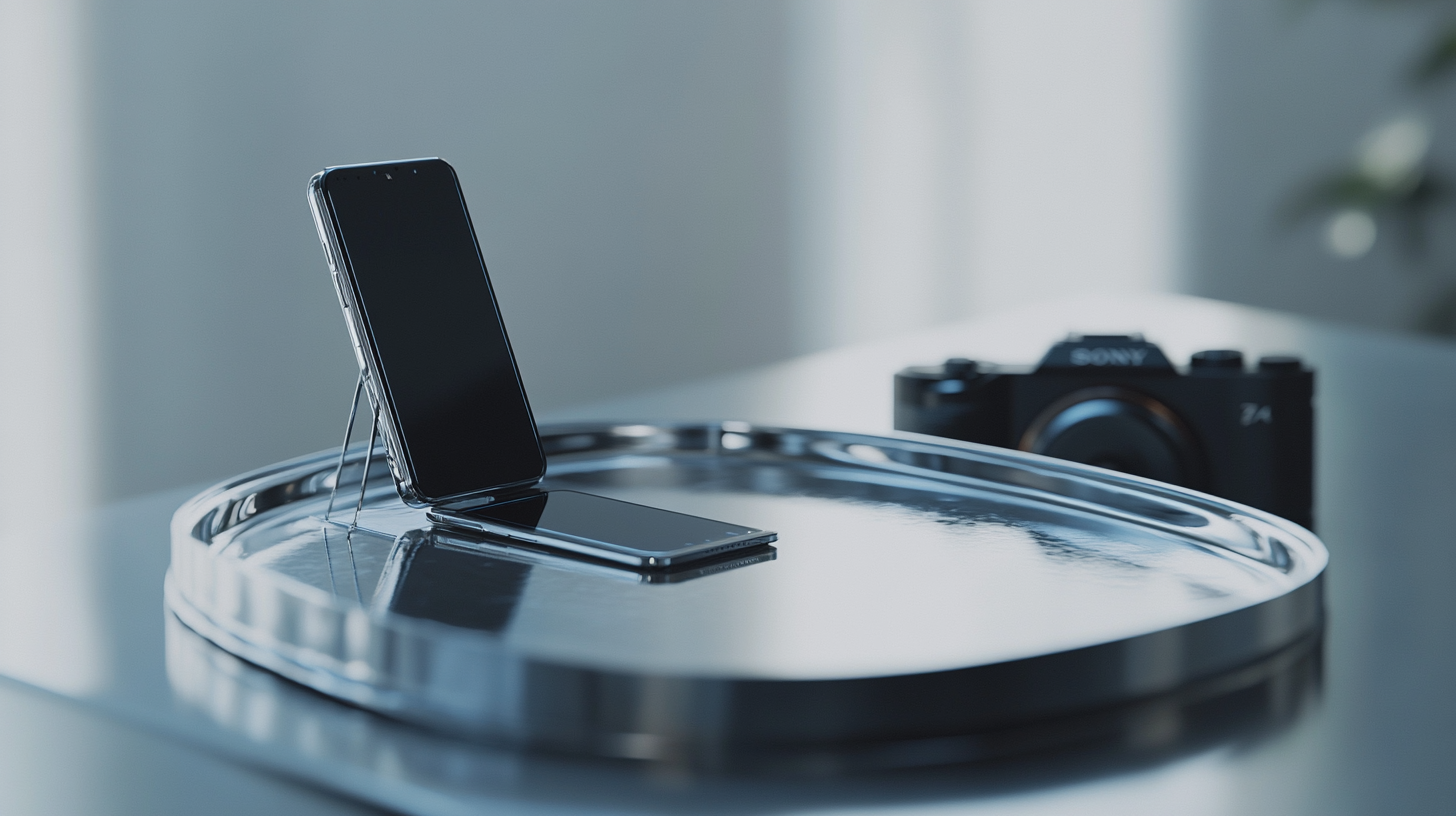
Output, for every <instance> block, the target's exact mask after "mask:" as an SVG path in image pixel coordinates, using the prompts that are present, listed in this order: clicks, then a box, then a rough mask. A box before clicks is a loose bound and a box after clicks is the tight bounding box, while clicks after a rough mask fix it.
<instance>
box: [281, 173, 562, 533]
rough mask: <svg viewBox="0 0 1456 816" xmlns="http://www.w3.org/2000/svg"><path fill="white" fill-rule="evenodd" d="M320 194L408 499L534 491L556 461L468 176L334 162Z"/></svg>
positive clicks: (318, 184)
mask: <svg viewBox="0 0 1456 816" xmlns="http://www.w3.org/2000/svg"><path fill="white" fill-rule="evenodd" d="M308 192H309V195H308V200H309V204H310V208H311V209H312V210H313V216H314V223H315V225H316V226H317V227H318V231H319V239H320V240H321V241H322V242H323V245H324V254H325V256H326V257H327V258H328V264H329V271H330V273H331V274H332V275H333V279H334V287H335V290H336V291H337V293H338V296H339V304H340V306H342V307H343V310H344V320H345V325H347V326H348V329H349V336H350V339H351V340H352V341H353V345H354V354H355V357H356V358H357V359H358V362H359V368H360V370H361V371H362V372H363V374H364V379H365V387H366V389H367V391H368V394H369V398H370V399H371V400H372V401H373V403H374V405H375V407H376V409H377V412H378V416H379V421H380V432H381V435H382V436H383V437H384V444H385V451H386V454H387V457H388V459H389V463H390V470H391V471H392V472H393V474H394V479H395V483H396V484H397V485H398V487H399V493H400V496H401V497H402V498H403V499H404V501H405V503H407V504H410V505H414V506H417V507H423V506H429V505H435V504H442V503H450V502H469V501H471V500H479V499H484V498H488V497H490V496H493V495H497V494H501V493H508V492H510V491H512V490H516V489H520V488H525V487H530V486H531V485H534V484H535V483H536V482H537V481H539V480H540V479H541V476H542V475H543V474H544V473H545V472H546V455H545V453H544V452H543V451H542V450H541V441H540V438H539V437H538V436H537V434H536V422H535V420H534V419H533V418H532V416H531V406H530V404H529V402H527V399H526V389H525V387H524V386H523V385H522V383H521V377H520V373H519V372H518V371H517V368H516V360H515V356H514V355H513V354H512V353H511V344H510V340H509V339H508V338H507V337H506V329H505V324H504V323H503V322H502V320H501V315H500V309H499V308H498V307H497V306H496V299H495V293H494V291H492V289H491V285H490V278H489V277H488V276H487V274H486V270H485V262H484V261H483V260H482V258H481V253H480V246H479V242H478V241H477V240H476V237H475V229H474V227H473V226H472V225H471V222H470V214H469V212H468V211H467V210H466V209H465V198H464V196H463V195H461V192H460V184H459V182H458V181H457V180H456V177H455V170H454V169H453V168H452V167H450V165H449V164H447V163H445V162H443V161H441V160H440V159H416V160H412V161H399V162H387V163H384V164H365V165H354V166H349V167H331V168H329V169H327V170H324V171H323V172H322V173H319V174H317V175H315V176H314V177H313V179H312V180H311V181H310V182H309V186H308Z"/></svg>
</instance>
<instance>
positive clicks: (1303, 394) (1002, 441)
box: [895, 335, 1314, 527]
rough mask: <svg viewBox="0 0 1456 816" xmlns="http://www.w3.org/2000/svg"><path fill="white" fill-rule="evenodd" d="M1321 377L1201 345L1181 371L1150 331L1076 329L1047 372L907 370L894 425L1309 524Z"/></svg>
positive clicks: (1056, 349) (1277, 360)
mask: <svg viewBox="0 0 1456 816" xmlns="http://www.w3.org/2000/svg"><path fill="white" fill-rule="evenodd" d="M1313 398H1314V372H1313V371H1311V370H1310V369H1309V368H1308V367H1306V366H1305V365H1304V364H1303V363H1302V362H1301V361H1300V360H1299V358H1297V357H1284V356H1275V357H1262V358H1260V359H1259V362H1258V364H1257V365H1256V366H1254V367H1253V368H1252V370H1251V369H1249V368H1247V367H1246V366H1245V364H1244V357H1243V354H1241V353H1240V352H1238V351H1231V350H1226V349H1221V350H1214V351H1201V352H1198V353H1197V354H1194V355H1193V358H1192V360H1191V361H1190V363H1189V365H1188V367H1187V368H1186V369H1183V370H1181V371H1180V370H1179V369H1177V368H1174V367H1173V364H1172V363H1170V362H1169V361H1168V358H1167V357H1166V356H1164V354H1163V352H1162V350H1160V349H1159V348H1158V347H1157V346H1156V345H1154V344H1152V343H1149V342H1147V341H1145V340H1143V338H1142V337H1141V336H1140V335H1085V336H1079V335H1073V336H1071V337H1069V338H1068V339H1067V340H1065V341H1063V342H1060V343H1057V344H1055V345H1053V346H1052V348H1051V350H1050V351H1048V352H1047V354H1046V356H1045V357H1043V358H1042V361H1041V363H1040V364H1038V365H1037V366H1036V367H1035V369H1025V368H1013V367H1010V366H996V365H988V364H985V363H977V362H974V361H972V360H967V359H963V358H952V359H949V360H946V361H945V363H943V364H941V365H936V366H914V367H911V368H906V369H904V370H903V371H901V372H900V373H898V374H896V375H895V428H896V429H897V430H902V431H913V432H915V433H923V434H932V435H935V436H944V437H950V438H952V439H963V440H965V441H967V442H980V443H984V444H988V445H999V446H1001V447H1005V448H1017V449H1020V450H1024V451H1031V452H1032V453H1040V454H1045V455H1047V456H1055V457H1058V458H1061V459H1069V460H1071V461H1073V462H1082V463H1085V464H1089V465H1096V466H1098V467H1105V468H1111V469H1113V470H1119V471H1122V472H1124V473H1131V474H1134V475H1137V476H1145V477H1148V478H1150V479H1157V480H1159V481H1164V482H1169V483H1172V484H1176V485H1182V486H1184V487H1190V488H1193V489H1195V490H1202V491H1205V492H1207V493H1212V494H1214V495H1217V496H1222V497H1224V498H1226V499H1231V500H1233V501H1237V502H1241V503H1243V504H1247V505H1251V506H1253V507H1257V508H1259V509H1261V510H1267V511H1269V512H1270V513H1273V514H1275V515H1278V516H1283V517H1284V518H1287V519H1289V520H1290V521H1293V522H1296V523H1298V524H1302V525H1304V526H1305V527H1310V526H1311V525H1312V522H1313V512H1314V405H1313Z"/></svg>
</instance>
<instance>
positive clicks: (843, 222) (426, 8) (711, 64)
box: [0, 0, 1182, 497]
mask: <svg viewBox="0 0 1456 816" xmlns="http://www.w3.org/2000/svg"><path fill="white" fill-rule="evenodd" d="M1180 2H1182V0H1177V1H1176V2H1172V3H1163V2H1158V1H1157V0H1106V1H1105V2H1100V3H1097V4H1087V3H1083V2H1077V0H969V1H968V2H965V1H962V0H904V1H903V2H899V1H896V0H844V1H843V2H835V1H834V0H775V1H774V2H770V1H769V0H760V1H759V2H731V3H720V2H675V1H673V0H618V1H617V2H611V3H606V2H566V1H565V0H549V1H547V2H526V1H525V0H491V1H490V2H446V1H445V0H437V1H436V2H430V3H424V4H412V5H410V6H408V7H406V6H401V5H397V4H391V3H383V2H357V3H344V2H336V1H335V0H305V2H282V1H281V0H264V2H256V3H225V4H187V3H176V2H170V0H135V2H127V3H120V2H108V1H106V0H94V1H93V2H89V3H87V2H78V3H76V4H74V5H64V6H58V7H57V8H62V9H69V10H70V11H69V12H68V13H70V14H71V15H72V16H71V18H67V19H69V20H70V22H68V23H66V26H69V27H68V28H66V27H64V26H63V28H64V30H65V31H66V32H69V33H68V34H67V35H66V37H68V38H69V39H65V38H63V39H64V42H61V41H51V40H46V39H44V38H40V39H34V38H31V39H28V40H25V41H24V42H22V43H21V45H23V46H24V49H26V50H9V51H7V59H8V61H7V63H6V66H7V67H6V69H5V70H6V78H5V82H6V83H7V84H6V85H5V87H6V88H7V89H8V90H7V92H6V93H7V97H6V99H7V102H6V106H5V107H6V110H5V115H6V117H7V118H6V120H5V122H6V131H5V133H6V134H7V136H6V137H5V138H6V142H5V146H6V148H7V155H9V156H23V157H25V160H24V161H23V162H21V164H22V166H23V170H24V173H23V181H22V182H21V183H18V184H17V183H15V182H13V181H12V182H11V183H8V184H7V185H3V186H0V200H3V202H4V207H5V208H6V212H7V213H8V214H10V215H9V217H8V221H9V223H8V225H7V227H6V229H9V230H10V232H9V233H7V235H8V236H9V235H13V236H18V238H14V239H12V238H7V244H8V246H7V248H6V249H4V250H0V252H3V253H4V255H3V256H0V258H3V260H0V265H3V266H4V267H5V268H4V270H3V274H4V277H3V278H0V303H4V304H5V305H4V307H3V308H5V309H7V310H8V311H7V312H6V314H7V319H6V324H5V326H4V328H3V329H0V331H4V332H6V333H7V334H6V337H7V338H11V337H12V336H16V337H18V336H19V335H25V338H26V339H27V341H26V342H20V341H19V340H15V341H14V342H10V343H8V344H7V348H6V349H5V350H4V351H0V359H3V360H4V365H5V366H7V367H8V368H6V369H5V370H6V371H7V372H9V371H10V370H11V369H15V370H16V371H19V370H20V368H24V367H25V366H29V368H26V369H25V373H23V374H13V375H12V376H11V377H10V378H9V381H11V382H23V383H28V384H34V385H35V387H37V388H41V389H42V390H43V391H44V396H43V397H40V398H36V399H35V401H34V402H31V403H26V404H25V405H18V404H17V403H14V402H12V403H10V404H9V406H8V407H7V408H5V409H4V412H3V413H4V415H3V416H0V419H3V420H4V421H5V422H6V425H7V427H14V426H15V424H16V423H17V422H18V423H20V424H21V425H25V423H26V422H32V425H33V426H34V427H36V428H41V429H43V430H44V431H45V432H44V433H37V434H35V435H33V436H31V437H30V438H29V440H28V442H29V444H31V445H32V447H33V448H34V451H36V452H37V453H35V455H34V456H32V457H31V458H33V459H36V458H45V459H46V460H47V461H52V460H53V461H61V459H59V458H54V457H51V455H50V454H51V452H55V457H60V456H61V455H62V452H63V451H68V452H69V453H66V454H65V455H67V456H72V455H74V456H79V457H82V458H81V459H77V460H76V462H75V463H72V464H70V465H66V467H68V468H71V470H73V471H78V472H79V471H85V472H87V473H90V474H96V476H97V478H96V484H97V487H96V489H97V491H98V492H99V495H102V496H109V497H116V496H124V495H131V494H136V493H142V492H147V491H150V490H154V489H158V488H161V487H165V486H169V485H175V484H186V483H192V482H196V481H199V480H205V479H215V478H220V477H223V476H225V475H228V474H231V473H235V472H238V471H241V470H244V469H247V468H251V467H256V466H261V465H264V464H267V463H269V462H272V461H276V460H279V459H282V458H285V457H288V456H292V455H296V454H300V453H303V452H307V451H312V450H317V449H321V448H324V447H328V446H330V445H333V444H336V443H337V440H336V437H338V436H339V435H340V433H341V428H342V423H343V421H344V417H343V412H344V410H345V408H346V407H347V402H348V396H349V393H350V388H351V385H352V380H353V377H354V371H353V363H352V359H351V355H350V354H349V352H348V349H347V345H346V340H345V333H344V331H343V330H342V326H341V325H340V322H341V321H340V318H339V315H338V313H337V307H336V305H335V304H334V302H333V295H332V292H331V289H330V286H329V284H328V282H327V280H326V277H325V272H324V269H323V264H322V256H321V253H320V250H319V248H318V247H317V245H316V239H315V236H314V233H313V230H312V228H311V226H310V223H309V219H308V215H307V211H306V208H305V205H304V201H303V187H304V183H305V181H306V179H307V178H308V176H309V175H310V174H311V173H312V172H314V171H315V170H317V169H319V168H321V167H323V166H325V165H328V164H339V163H346V162H354V161H367V160H383V159H387V158H398V157H409V156H421V155H440V156H444V157H446V158H448V159H449V160H451V161H452V162H453V163H454V164H455V165H456V166H457V168H458V169H459V171H460V174H461V177H462V179H463V181H464V184H465V188H466V193H467V196H468V197H469V200H470V203H471V208H472V211H473V213H474V216H475V219H476V222H477V227H478V229H479V232H480V235H481V237H482V240H483V242H484V244H485V249H486V253H487V261H488V263H489V265H490V268H491V274H492V277H493V279H494V280H495V282H496V285H497V289H498V292H499V294H500V299H501V303H502V306H503V308H504V309H505V313H506V319H507V324H508V326H509V328H510V330H511V334H512V339H513V341H514V345H515V347H516V349H517V351H518V353H519V355H520V358H521V363H522V368H523V372H524V375H525V377H526V381H527V386H528V388H529V389H530V392H531V394H532V396H533V400H534V402H535V404H536V407H537V408H538V410H542V411H546V410H550V409H551V408H553V407H559V406H564V405H568V404H571V403H576V402H583V401H587V400H593V399H599V398H602V397H606V396H610V395H613V394H620V393H624V392H629V391H632V390H636V389H641V388H645V387H648V386H653V385H658V384H663V383H667V382H671V381H675V380H682V379H687V378H692V377H696V376H701V375H706V374H711V373H715V372H719V371H725V370H730V369H735V368H743V367H746V366H750V365H754V364H757V363H761V362H767V361H770V360H775V359H780V358H783V357H786V356H789V355H792V354H795V353H799V352H803V351H808V350H813V349H819V348H825V347H828V346H833V345H839V344H843V343H848V342H855V341H860V340H866V339H872V338H874V337H879V336H886V335H890V334H894V333H897V332H900V331H904V330H907V329H912V328H918V327H921V326H924V325H927V324H931V323H936V322H941V321H945V320H949V319H954V318H958V317H962V316H966V315H969V314H973V313H975V312H977V311H983V310H986V309H991V308H996V307H1000V306H1004V305H1010V304H1014V303H1019V302H1022V301H1024V300H1026V299H1028V298H1034V297H1038V296H1042V295H1050V294H1065V293H1067V292H1068V291H1076V290H1095V291H1107V290H1109V289H1112V290H1118V289H1146V288H1158V287H1162V286H1165V285H1167V282H1168V281H1169V280H1170V275H1171V274H1172V273H1173V269H1174V266H1175V264H1174V263H1173V261H1174V259H1175V255H1176V253H1174V252H1173V251H1172V250H1171V249H1170V245H1171V242H1173V241H1174V240H1175V239H1174V237H1173V236H1174V234H1175V232H1176V229H1175V226H1176V223H1177V202H1178V199H1177V196H1176V195H1175V191H1174V190H1173V189H1172V186H1171V185H1172V182H1171V179H1172V177H1173V171H1172V170H1171V169H1170V168H1172V167H1174V165H1175V163H1176V160H1177V155H1176V149H1175V148H1176V145H1175V144H1174V143H1173V141H1174V140H1173V137H1172V136H1171V135H1170V134H1171V133H1172V126H1171V124H1170V123H1171V122H1172V120H1173V117H1174V116H1175V114H1176V111H1175V105H1174V99H1173V97H1174V94H1172V93H1171V92H1170V90H1169V88H1170V87H1171V84H1172V83H1174V81H1175V80H1176V77H1177V76H1178V68H1177V66H1176V64H1175V63H1176V56H1177V55H1176V54H1174V53H1173V51H1172V50H1171V49H1172V43H1174V41H1175V39H1176V25H1177V20H1178V12H1177V9H1178V8H1181V6H1180V5H1179V3H1180ZM42 5H44V4H41V5H37V6H35V7H32V6H31V5H30V4H27V3H25V2H23V1H22V0H11V2H9V3H7V5H6V8H7V9H11V11H10V12H7V13H8V14H19V13H22V12H23V13H27V14H28V13H32V12H33V11H34V9H39V8H41V6H42ZM16 10H19V11H16ZM37 13H38V12H37ZM17 30H20V29H15V28H12V29H9V32H10V33H11V35H12V36H13V37H17V38H18V40H24V39H25V38H24V37H20V36H19V35H15V34H14V31H17ZM22 54H24V55H26V56H24V57H23V58H22V57H20V56H19V55H22ZM44 66H49V67H44ZM42 67H44V68H43V69H42ZM26 106H30V107H26ZM41 269H43V270H46V271H45V273H44V274H43V275H37V274H35V270H41ZM22 348H24V349H27V350H28V351H27V353H21V352H20V351H18V349H22ZM34 350H39V351H38V352H37V351H34ZM37 353H38V354H39V355H40V356H35V354H37ZM27 354H29V355H30V356H27ZM17 367H18V368H17ZM27 378H29V379H27ZM36 417H40V418H43V420H44V421H43V422H40V424H38V425H36V424H34V422H35V421H36V420H35V418H36ZM93 440H99V441H96V442H95V444H93ZM88 457H89V458H88ZM67 461H69V460H67ZM88 463H89V464H88ZM11 472H14V471H13V469H12V471H11Z"/></svg>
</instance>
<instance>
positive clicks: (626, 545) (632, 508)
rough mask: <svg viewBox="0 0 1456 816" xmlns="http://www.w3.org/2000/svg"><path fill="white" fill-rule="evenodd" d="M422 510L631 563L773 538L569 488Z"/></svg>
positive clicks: (679, 558) (667, 563) (671, 560)
mask: <svg viewBox="0 0 1456 816" xmlns="http://www.w3.org/2000/svg"><path fill="white" fill-rule="evenodd" d="M426 515H427V516H428V517H429V518H430V520H431V521H435V522H439V523H441V524H445V525H450V526H455V527H464V528H466V529H469V530H475V531H478V532H483V533H494V534H495V535H498V536H503V537H505V538H509V539H514V540H517V541H524V542H526V543H528V544H545V545H550V546H555V547H559V548H562V549H568V550H571V551H573V552H577V553H580V554H582V555H589V556H592V557H595V558H604V559H606V560H608V561H615V562H617V563H619V564H626V565H628V566H633V567H648V568H656V567H671V566H674V565H677V564H681V563H683V562H684V561H692V560H696V559H700V558H707V557H709V556H714V555H719V554H721V553H726V552H729V551H731V550H738V549H743V548H747V547H757V546H759V545H761V544H768V543H770V542H773V541H776V540H777V539H778V535H777V534H776V533H772V532H769V531H768V530H758V529H754V528H752V527H742V526H740V525H737V524H728V523H726V522H722V521H714V520H712V519H706V518H702V517H699V516H690V515H687V514H686V513H674V512H672V511H671V510H661V509H658V508H656V507H648V506H646V505H642V504H633V503H632V502H625V501H619V500H617V499H609V498H606V497H605V496H594V495H592V494H590V493H578V492H577V491H575V490H542V491H536V492H534V493H531V494H529V495H525V496H521V497H519V498H511V499H505V500H502V501H499V502H495V503H492V504H487V505H485V506H483V507H476V508H473V509H468V510H446V509H431V510H429V511H427V512H426Z"/></svg>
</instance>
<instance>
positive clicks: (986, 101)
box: [794, 0, 1185, 349]
mask: <svg viewBox="0 0 1456 816" xmlns="http://www.w3.org/2000/svg"><path fill="white" fill-rule="evenodd" d="M1184 5H1185V4H1184V3H1183V2H1182V0H1102V1H1101V2H1097V3H1087V2H1082V0H970V2H947V1H946V0H910V1H909V2H866V0H849V1H847V2H840V1H836V0H807V1H806V2H803V3H801V4H800V5H799V6H798V7H797V8H798V14H797V16H796V18H795V21H794V22H795V34H796V36H795V39H794V59H795V62H794V65H795V70H796V73H797V77H796V89H797V94H796V98H797V99H798V100H799V104H798V105H797V107H796V111H797V112H796V118H795V124H796V132H797V141H796V145H795V146H796V151H795V154H794V155H795V169H796V172H797V186H796V193H797V195H796V204H797V210H796V212H797V214H798V216H799V219H800V224H799V229H798V230H797V231H796V234H795V245H796V247H797V255H796V261H797V263H796V284H797V285H796V289H795V293H796V304H797V308H796V315H797V319H798V324H797V326H798V328H797V334H796V339H797V346H798V347H799V348H801V349H814V348H824V347H828V346H833V345H838V344H841V343H845V342H852V341H856V340H864V339H869V338H873V337H876V336H883V335H886V334H892V333H894V332H897V331H903V330H906V329H909V328H914V327H918V326H924V325H926V324H929V323H935V322H940V321H944V320H948V319H952V318H957V317H965V316H968V315H971V314H975V313H978V312H985V311H989V310H995V309H999V308H1005V307H1008V306H1012V305H1017V304H1021V303H1024V302H1027V301H1028V300H1034V299H1039V298H1046V297H1055V296H1064V295H1068V294H1074V293H1077V292H1095V293H1108V292H1117V291H1144V290H1158V289H1164V288H1167V287H1168V286H1170V285H1171V283H1172V282H1173V281H1174V280H1176V279H1177V278H1178V275H1179V269H1178V264H1179V261H1180V254H1179V245H1178V241H1179V236H1180V226H1181V210H1180V205H1181V201H1182V198H1181V191H1180V189H1179V187H1178V183H1179V173H1180V167H1181V161H1182V158H1183V157H1182V155H1181V153H1180V151H1179V147H1180V143H1179V139H1180V136H1181V130H1180V126H1181V122H1182V119H1181V117H1182V110H1181V107H1180V99H1179V93H1180V83H1181V80H1182V76H1183V70H1184V66H1183V63H1182V59H1183V53H1182V51H1181V50H1180V48H1179V46H1180V45H1181V42H1182V40H1181V37H1182V33H1183V28H1182V26H1183V24H1184V19H1183V18H1184Z"/></svg>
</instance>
